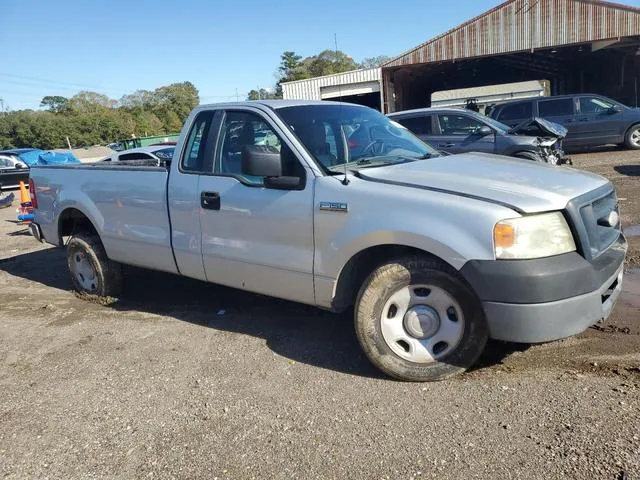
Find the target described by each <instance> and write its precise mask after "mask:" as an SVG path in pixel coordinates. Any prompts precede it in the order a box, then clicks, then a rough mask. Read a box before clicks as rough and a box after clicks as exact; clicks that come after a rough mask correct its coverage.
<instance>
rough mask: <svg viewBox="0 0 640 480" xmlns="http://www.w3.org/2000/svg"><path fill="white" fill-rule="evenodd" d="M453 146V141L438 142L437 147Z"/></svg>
mask: <svg viewBox="0 0 640 480" xmlns="http://www.w3.org/2000/svg"><path fill="white" fill-rule="evenodd" d="M453 146H454V144H453V143H439V144H438V147H439V148H451V147H453Z"/></svg>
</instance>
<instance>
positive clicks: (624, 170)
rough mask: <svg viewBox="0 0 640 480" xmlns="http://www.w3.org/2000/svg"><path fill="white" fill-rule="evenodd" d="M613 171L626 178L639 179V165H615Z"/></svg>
mask: <svg viewBox="0 0 640 480" xmlns="http://www.w3.org/2000/svg"><path fill="white" fill-rule="evenodd" d="M613 169H614V170H615V171H616V172H618V173H620V174H622V175H627V176H628V177H640V165H616V166H615V167H613Z"/></svg>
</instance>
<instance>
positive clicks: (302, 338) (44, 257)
mask: <svg viewBox="0 0 640 480" xmlns="http://www.w3.org/2000/svg"><path fill="white" fill-rule="evenodd" d="M0 270H3V271H5V272H7V273H9V274H11V275H14V276H16V277H20V278H24V279H26V280H29V281H32V282H36V283H39V284H42V285H46V286H47V287H50V288H52V289H55V290H58V291H59V290H62V291H65V292H69V291H71V290H72V286H71V280H70V278H69V274H68V271H67V265H66V258H65V255H64V251H63V250H62V249H55V248H53V249H46V250H39V251H36V252H31V253H25V254H22V255H17V256H15V257H11V258H8V259H3V260H0ZM55 290H54V291H52V292H51V293H52V295H55V294H56V291H55ZM124 292H125V293H124V294H123V295H122V298H120V299H119V301H117V302H116V303H114V304H112V305H110V306H109V307H106V308H111V309H114V310H116V311H122V312H132V311H135V312H145V313H150V314H154V315H162V316H167V317H171V318H175V319H177V320H180V321H184V322H189V323H192V324H195V325H199V326H202V327H207V328H214V329H217V330H224V331H229V332H236V333H241V334H244V335H251V336H255V337H259V338H263V339H264V340H265V342H266V344H267V346H268V347H269V348H270V349H271V350H272V351H274V352H275V353H277V354H279V355H282V356H283V357H286V358H289V359H291V360H294V361H296V362H300V363H305V364H309V365H313V366H317V367H320V368H325V369H329V370H334V371H338V372H342V373H347V374H350V375H356V376H364V377H370V378H387V377H385V376H384V375H383V374H382V373H380V372H379V371H378V370H377V369H376V368H375V367H373V366H372V365H371V364H370V363H369V361H368V360H367V358H366V357H365V356H364V354H363V353H362V352H361V349H360V346H359V344H358V341H357V339H356V335H355V331H354V328H353V317H352V313H350V312H349V313H345V314H340V315H337V314H333V313H329V312H325V311H322V310H319V309H317V308H315V307H312V306H306V305H301V304H297V303H293V302H288V301H285V300H279V299H274V298H271V297H266V296H263V295H258V294H253V293H248V292H244V291H241V290H236V289H232V288H227V287H222V286H218V285H213V284H208V283H205V282H200V281H197V280H191V279H188V278H183V277H179V276H177V275H171V274H167V273H161V272H153V271H149V270H143V269H138V268H131V267H127V268H126V269H125V288H124ZM97 308H105V307H97ZM519 350H522V346H520V345H516V344H509V343H503V342H490V343H489V344H488V346H487V349H486V350H485V353H484V354H483V356H482V357H481V358H480V360H479V361H478V362H477V364H476V365H475V366H474V367H473V368H472V369H471V370H474V371H477V370H480V369H485V368H488V367H493V366H495V365H497V364H499V363H501V362H502V360H504V359H505V358H506V357H507V356H509V355H510V354H511V353H513V352H515V351H519Z"/></svg>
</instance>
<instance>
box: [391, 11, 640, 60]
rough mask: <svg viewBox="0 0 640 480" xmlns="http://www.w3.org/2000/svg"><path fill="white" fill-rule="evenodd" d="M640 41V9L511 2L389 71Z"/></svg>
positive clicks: (410, 54) (435, 41)
mask: <svg viewBox="0 0 640 480" xmlns="http://www.w3.org/2000/svg"><path fill="white" fill-rule="evenodd" d="M635 35H640V9H638V8H634V7H628V6H626V5H619V4H613V3H609V2H603V1H597V0H511V1H509V2H505V3H503V4H502V5H499V6H498V7H496V8H494V9H492V10H490V11H489V12H487V13H485V14H483V15H481V16H479V17H476V18H474V19H472V20H470V21H469V22H467V23H465V24H462V25H461V26H459V27H457V28H455V29H453V30H451V31H449V32H446V33H444V34H443V35H440V36H438V37H436V38H434V39H432V40H430V41H428V42H427V43H424V44H422V45H419V46H418V47H416V48H414V49H413V50H410V51H409V52H407V53H405V54H403V55H401V56H399V57H397V58H395V59H394V60H392V61H390V62H389V63H386V64H385V65H383V68H387V67H397V66H402V65H411V64H416V63H430V62H440V61H445V60H455V59H461V58H470V57H481V56H486V55H495V54H501V53H507V52H517V51H526V50H531V49H538V48H548V47H554V46H561V45H569V44H575V43H585V42H592V41H595V40H606V39H612V38H617V37H625V36H635Z"/></svg>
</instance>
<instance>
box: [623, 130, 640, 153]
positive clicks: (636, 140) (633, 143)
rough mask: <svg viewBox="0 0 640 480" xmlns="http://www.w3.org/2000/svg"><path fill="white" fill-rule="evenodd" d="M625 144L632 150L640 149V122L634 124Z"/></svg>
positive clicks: (626, 136) (628, 131)
mask: <svg viewBox="0 0 640 480" xmlns="http://www.w3.org/2000/svg"><path fill="white" fill-rule="evenodd" d="M624 144H625V145H626V146H627V148H631V149H632V150H638V149H640V124H638V125H633V126H632V127H631V128H630V129H629V130H627V134H626V135H625V137H624Z"/></svg>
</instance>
